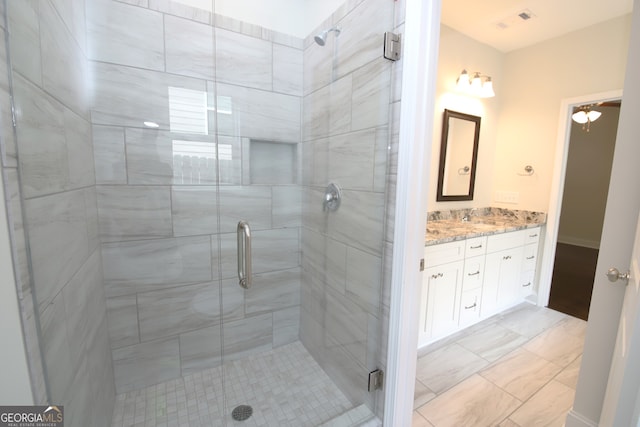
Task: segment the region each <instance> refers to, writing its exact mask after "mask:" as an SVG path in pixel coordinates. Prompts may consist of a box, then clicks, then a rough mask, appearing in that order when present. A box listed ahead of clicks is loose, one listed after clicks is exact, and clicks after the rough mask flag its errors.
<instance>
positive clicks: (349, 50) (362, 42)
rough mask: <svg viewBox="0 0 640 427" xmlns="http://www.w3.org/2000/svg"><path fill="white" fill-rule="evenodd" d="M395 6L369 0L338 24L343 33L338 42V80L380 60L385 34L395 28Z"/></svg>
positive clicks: (381, 1)
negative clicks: (393, 23)
mask: <svg viewBox="0 0 640 427" xmlns="http://www.w3.org/2000/svg"><path fill="white" fill-rule="evenodd" d="M393 6H394V4H393V2H388V1H385V0H365V1H363V2H362V3H360V4H359V5H358V7H356V8H355V9H354V10H352V11H351V12H350V13H349V14H348V15H347V16H346V17H345V18H344V19H342V20H340V22H339V23H338V25H339V26H340V27H341V28H342V29H343V30H342V32H341V33H340V37H339V38H337V39H336V43H337V44H338V54H337V61H336V64H337V65H335V66H334V72H335V73H336V74H337V75H338V77H342V76H344V75H346V74H349V73H351V72H353V71H354V70H356V69H358V68H360V67H362V66H363V65H365V64H367V63H369V62H371V61H373V60H376V59H378V58H380V56H381V55H380V49H381V48H380V46H382V45H383V42H384V32H385V31H389V29H390V28H391V26H392V19H393Z"/></svg>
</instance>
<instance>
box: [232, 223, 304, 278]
mask: <svg viewBox="0 0 640 427" xmlns="http://www.w3.org/2000/svg"><path fill="white" fill-rule="evenodd" d="M220 243H221V246H222V253H221V261H222V277H223V278H232V277H236V275H237V274H238V272H237V268H236V263H237V248H236V246H237V239H236V233H235V232H234V233H232V234H221V235H220ZM274 248H277V250H274ZM251 251H252V263H253V265H252V269H253V273H254V274H259V273H266V272H270V271H278V270H288V269H292V268H296V267H298V266H299V265H300V246H299V236H298V229H297V228H282V229H274V230H258V231H255V232H252V236H251Z"/></svg>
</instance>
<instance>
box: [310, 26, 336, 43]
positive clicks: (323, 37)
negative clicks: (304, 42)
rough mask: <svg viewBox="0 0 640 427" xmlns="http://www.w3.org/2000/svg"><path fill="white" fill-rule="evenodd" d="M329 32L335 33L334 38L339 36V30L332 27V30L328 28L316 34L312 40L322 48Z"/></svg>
mask: <svg viewBox="0 0 640 427" xmlns="http://www.w3.org/2000/svg"><path fill="white" fill-rule="evenodd" d="M331 31H333V32H335V33H336V37H338V36H339V35H340V28H338V27H333V28H329V29H328V30H324V31H322V32H321V33H320V34H316V36H315V37H314V38H313V39H314V40H315V41H316V43H318V45H320V46H324V44H325V43H326V42H327V35H328V34H329V33H330V32H331Z"/></svg>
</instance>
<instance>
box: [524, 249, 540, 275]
mask: <svg viewBox="0 0 640 427" xmlns="http://www.w3.org/2000/svg"><path fill="white" fill-rule="evenodd" d="M537 258H538V245H536V244H535V243H534V244H532V245H525V247H524V256H523V258H522V271H527V270H534V271H535V269H536V261H537Z"/></svg>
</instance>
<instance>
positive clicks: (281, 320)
mask: <svg viewBox="0 0 640 427" xmlns="http://www.w3.org/2000/svg"><path fill="white" fill-rule="evenodd" d="M299 334H300V306H295V307H290V308H285V309H283V310H278V311H274V312H273V347H274V348H275V347H280V346H282V345H285V344H289V343H292V342H295V341H297V340H298V337H299Z"/></svg>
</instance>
